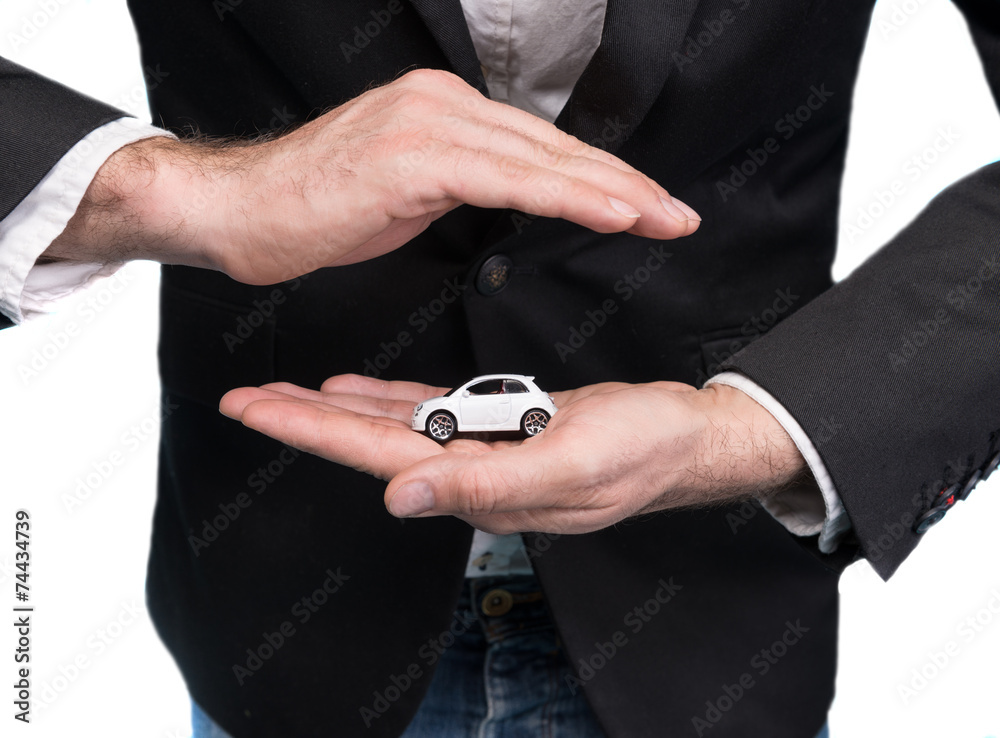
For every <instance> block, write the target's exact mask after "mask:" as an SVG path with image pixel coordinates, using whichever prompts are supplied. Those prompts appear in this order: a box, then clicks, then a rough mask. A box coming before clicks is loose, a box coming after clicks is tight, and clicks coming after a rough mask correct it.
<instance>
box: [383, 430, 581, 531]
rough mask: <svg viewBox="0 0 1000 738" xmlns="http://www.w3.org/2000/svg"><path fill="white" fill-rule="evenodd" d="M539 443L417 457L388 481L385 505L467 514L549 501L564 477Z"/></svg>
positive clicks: (414, 513) (393, 509)
mask: <svg viewBox="0 0 1000 738" xmlns="http://www.w3.org/2000/svg"><path fill="white" fill-rule="evenodd" d="M538 440H539V441H541V439H538ZM542 447H544V444H541V443H532V444H521V445H519V446H512V447H508V448H503V449H499V450H489V449H486V448H484V449H482V450H481V451H480V452H479V453H475V452H472V453H466V452H452V453H444V454H439V455H437V456H432V457H430V458H426V459H423V460H421V461H419V462H417V463H416V464H413V465H412V466H410V467H408V468H407V469H404V470H403V471H402V472H400V473H399V474H398V475H396V477H395V478H393V480H392V481H391V482H390V483H389V486H388V487H387V488H386V491H385V502H386V507H387V508H388V510H389V512H390V513H392V514H393V515H395V516H396V517H399V518H407V517H432V516H436V515H459V516H462V517H473V516H480V515H490V514H493V513H503V512H513V511H517V510H528V509H540V508H548V507H553V504H552V499H551V497H552V496H553V492H554V491H559V490H563V489H565V486H566V482H567V481H568V480H566V479H565V478H564V477H565V474H564V472H562V471H561V470H560V468H559V467H558V466H557V465H554V463H553V459H552V456H551V455H550V454H548V453H546V452H545V451H544V448H542Z"/></svg>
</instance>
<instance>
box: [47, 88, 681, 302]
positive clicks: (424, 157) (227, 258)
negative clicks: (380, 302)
mask: <svg viewBox="0 0 1000 738" xmlns="http://www.w3.org/2000/svg"><path fill="white" fill-rule="evenodd" d="M462 203H470V204H472V205H476V206H479V207H484V208H515V209H517V210H521V211H524V212H526V213H531V214H534V215H542V216H547V217H552V218H565V219H567V220H571V221H573V222H575V223H579V224H581V225H584V226H586V227H588V228H591V229H593V230H595V231H598V232H600V233H611V232H616V231H628V232H630V233H635V234H638V235H641V236H648V237H651V238H659V239H667V238H676V237H678V236H684V235H687V234H689V233H693V232H694V231H695V229H696V228H697V227H698V223H699V220H700V219H699V218H698V216H697V214H696V213H695V212H694V211H693V210H691V208H689V207H688V206H687V205H685V204H684V203H682V202H680V201H677V200H675V199H673V198H672V197H671V196H670V195H669V194H668V193H667V191H666V190H665V189H663V188H662V187H661V186H660V185H658V184H657V183H656V182H654V181H653V180H651V179H649V178H648V177H646V176H644V175H642V174H640V173H639V172H637V171H636V170H635V169H633V168H632V167H630V166H628V165H627V164H625V163H624V162H623V161H621V160H620V159H618V158H616V157H615V156H612V155H611V154H609V153H607V152H605V151H602V150H600V149H597V148H594V147H591V146H588V145H586V144H584V143H583V142H581V141H580V140H578V139H576V138H574V137H572V136H570V135H568V134H566V133H563V132H562V131H560V130H559V129H557V128H556V127H555V126H553V125H551V124H549V123H547V122H546V121H544V120H541V119H540V118H536V117H535V116H533V115H530V114H528V113H525V112H523V111H520V110H518V109H516V108H513V107H511V106H509V105H504V104H501V103H497V102H493V101H491V100H488V99H487V98H485V97H483V96H482V95H481V94H480V93H479V92H477V91H476V90H474V89H473V88H472V87H470V86H469V85H467V84H466V83H465V82H463V81H462V80H461V79H459V78H458V77H456V76H455V75H453V74H449V73H447V72H441V71H434V70H426V69H425V70H417V71H414V72H410V73H409V74H406V75H403V76H402V77H400V78H399V79H397V80H395V81H394V82H391V83H389V84H387V85H384V86H382V87H378V88H375V89H372V90H369V91H368V92H366V93H364V94H362V95H360V96H359V97H357V98H355V99H353V100H350V101H349V102H347V103H345V104H343V105H341V106H340V107H338V108H336V109H334V110H331V111H330V112H328V113H326V114H324V115H322V116H320V117H319V118H317V119H315V120H313V121H310V122H309V123H306V124H305V125H303V126H301V127H299V128H297V129H295V130H293V131H291V132H290V133H287V134H286V135H283V136H280V137H278V138H273V139H270V140H261V141H256V142H255V141H249V142H247V141H237V142H228V143H225V142H223V143H212V142H211V141H209V142H191V141H174V140H171V139H169V138H162V137H156V138H151V139H145V140H142V141H139V142H137V143H134V144H131V145H129V146H126V147H124V148H122V149H120V150H119V151H118V152H116V153H115V154H113V155H112V156H111V158H109V159H108V161H107V162H106V163H105V164H104V166H103V167H101V169H100V171H99V172H98V174H97V177H96V178H95V179H94V181H93V182H92V183H91V186H90V188H89V189H88V191H87V194H86V196H85V197H84V200H83V202H82V203H81V204H80V206H79V208H78V209H77V212H76V214H75V215H74V216H73V219H72V220H70V222H69V225H68V226H67V228H66V230H65V231H64V232H63V233H62V234H61V235H60V236H59V238H57V239H56V240H55V241H54V242H53V244H52V245H51V246H50V247H49V249H48V250H47V251H46V253H45V254H44V255H43V257H44V258H46V259H50V260H52V259H56V260H58V259H62V260H75V261H108V260H112V261H121V260H125V259H130V258H145V259H153V260H155V261H162V262H164V263H169V264H187V265H189V266H202V267H208V268H213V269H218V270H221V271H224V272H225V273H227V274H228V275H229V276H231V277H233V278H234V279H237V280H239V281H241V282H247V283H250V284H270V283H273V282H279V281H283V280H287V279H292V278H293V277H297V276H300V275H302V274H305V273H307V272H311V271H314V270H315V269H318V268H320V267H325V266H337V265H344V264H353V263H355V262H359V261H363V260H365V259H371V258H374V257H376V256H379V255H381V254H384V253H386V252H388V251H392V250H393V249H395V248H397V247H399V246H401V245H403V244H404V243H406V242H407V241H409V240H410V239H412V238H413V237H414V236H416V235H417V234H418V233H420V232H421V231H423V230H424V229H425V228H427V226H428V225H429V224H430V223H431V222H432V221H433V220H434V219H435V218H438V217H440V216H441V215H443V214H444V213H446V212H448V211H449V210H452V209H454V208H456V207H458V206H459V205H461V204H462Z"/></svg>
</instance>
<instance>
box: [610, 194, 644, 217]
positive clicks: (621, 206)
mask: <svg viewBox="0 0 1000 738" xmlns="http://www.w3.org/2000/svg"><path fill="white" fill-rule="evenodd" d="M608 202H610V203H611V207H613V208H614V209H615V210H617V211H618V212H619V213H621V214H622V215H624V216H626V217H628V218H638V217H639V216H640V215H642V213H640V212H639V211H638V210H636V209H635V208H634V207H632V206H631V205H629V204H628V203H627V202H622V201H621V200H618V199H616V198H614V197H609V198H608Z"/></svg>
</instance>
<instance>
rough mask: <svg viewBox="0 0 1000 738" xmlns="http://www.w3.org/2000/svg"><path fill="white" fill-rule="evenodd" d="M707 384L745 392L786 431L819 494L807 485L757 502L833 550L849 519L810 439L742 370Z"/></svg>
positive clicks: (799, 533)
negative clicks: (817, 535) (816, 537)
mask: <svg viewBox="0 0 1000 738" xmlns="http://www.w3.org/2000/svg"><path fill="white" fill-rule="evenodd" d="M710 384H724V385H726V386H727V387H733V388H734V389H738V390H740V391H741V392H743V393H744V394H746V395H749V396H750V397H751V398H752V399H753V400H754V401H755V402H757V404H759V405H761V406H762V407H763V408H764V409H765V410H767V411H768V412H769V413H771V415H773V416H774V419H775V420H777V421H778V422H779V423H780V424H781V426H782V427H783V428H784V429H785V432H786V433H788V435H789V437H790V438H791V439H792V442H793V443H794V444H795V446H796V447H797V448H798V449H799V453H801V454H802V458H803V459H805V461H806V465H807V466H808V467H809V471H811V472H812V475H813V477H814V478H815V479H816V484H817V485H818V486H819V491H820V494H819V495H817V494H816V490H815V489H814V488H813V487H812V486H811V485H810V486H807V487H798V488H793V489H787V490H783V491H781V492H778V493H777V494H775V495H771V496H770V497H768V498H767V499H764V500H761V504H762V505H763V507H764V509H765V510H767V511H768V512H769V513H770V514H771V515H772V516H773V517H774V518H775V519H776V520H777V521H778V522H779V523H781V524H782V525H783V526H785V528H787V529H788V531H789V532H790V533H794V534H795V535H797V536H812V535H816V534H817V533H818V534H819V543H818V546H819V550H820V552H821V553H825V554H829V553H833V552H834V551H835V550H836V549H837V545H838V544H839V543H840V541H841V539H842V538H843V537H844V536H845V535H846V534H847V533H848V531H850V530H851V520H850V518H848V517H847V511H846V510H845V509H844V504H843V503H842V502H841V500H840V495H838V494H837V489H836V487H834V485H833V479H832V478H831V477H830V473H829V472H828V471H827V469H826V466H825V465H824V464H823V460H822V459H821V458H820V455H819V452H818V451H817V450H816V446H815V445H813V442H812V439H810V438H809V436H808V435H806V432H805V431H804V430H803V429H802V426H801V425H799V423H798V421H796V420H795V418H793V417H792V416H791V414H789V412H788V411H787V410H786V409H785V408H784V406H783V405H782V404H781V403H780V402H778V401H777V400H776V399H775V398H774V397H773V396H772V395H771V394H770V393H769V392H767V391H766V390H764V389H763V388H762V387H761V386H760V385H758V384H757V383H756V382H754V381H753V380H751V379H749V378H748V377H746V376H744V375H743V374H739V373H737V372H732V371H728V372H722V373H720V374H717V375H715V376H714V377H712V378H711V379H709V380H708V381H707V382H705V386H706V387H707V386H708V385H710Z"/></svg>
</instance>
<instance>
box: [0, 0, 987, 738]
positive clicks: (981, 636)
mask: <svg viewBox="0 0 1000 738" xmlns="http://www.w3.org/2000/svg"><path fill="white" fill-rule="evenodd" d="M0 54H2V55H3V56H6V57H8V58H11V59H13V60H15V61H18V62H19V63H22V64H24V65H26V66H29V67H32V68H34V69H36V70H38V71H41V72H43V73H45V74H47V75H49V76H52V77H54V78H56V79H59V80H60V81H62V82H64V83H66V84H68V85H71V86H73V87H76V88H77V89H80V90H83V91H85V92H87V93H89V94H91V95H93V96H95V97H98V98H101V99H104V100H107V101H108V102H111V103H113V104H116V105H118V106H119V107H124V108H125V109H127V110H129V111H130V112H133V113H135V114H137V115H139V116H140V117H145V118H147V119H148V113H147V111H146V108H145V101H144V98H143V93H142V88H141V76H140V75H141V72H140V66H139V62H138V55H137V48H136V45H135V42H134V33H133V30H132V28H131V25H130V23H129V20H128V17H127V14H126V9H125V3H124V2H120V1H119V0H109V1H107V2H102V1H100V0H93V1H90V0H87V2H81V1H79V0H67V2H65V3H60V2H56V0H49V1H48V2H45V1H44V0H35V1H30V0H5V2H4V13H3V18H2V19H0ZM3 103H4V104H9V101H3ZM855 109H856V114H855V124H854V129H853V133H852V137H851V148H850V157H849V162H848V173H847V178H846V184H845V189H844V193H843V204H842V209H841V225H842V230H843V227H846V226H847V225H848V224H854V225H859V208H861V209H862V210H868V211H871V210H872V208H873V205H875V204H876V203H878V200H877V197H876V190H886V189H889V187H890V185H891V184H892V182H893V181H894V180H899V181H900V182H901V183H903V186H904V188H905V192H904V193H903V195H902V196H901V197H899V198H898V199H896V201H895V202H893V203H892V204H891V205H890V206H889V207H888V208H886V209H884V212H881V213H880V212H878V207H877V205H875V207H874V211H873V212H872V213H871V214H872V215H874V216H875V217H874V218H873V219H872V222H871V224H868V221H866V220H864V219H862V220H861V221H860V225H862V226H865V227H863V228H862V229H861V231H862V232H861V235H857V234H854V237H853V238H852V237H848V236H847V235H844V236H842V238H841V244H840V247H841V251H840V258H839V260H838V262H837V267H836V273H837V276H838V277H842V276H844V275H845V274H847V273H849V271H850V270H851V269H852V268H853V267H855V266H856V265H857V264H859V263H860V262H861V261H862V260H863V259H864V258H865V257H866V256H867V255H869V254H870V253H872V251H874V250H875V249H877V248H878V247H879V245H881V244H882V243H884V242H885V241H886V240H887V239H888V238H889V237H891V235H892V234H893V233H895V232H896V231H897V230H899V229H900V228H901V227H902V226H903V225H904V224H906V223H907V222H908V221H909V220H910V219H911V218H912V217H913V216H914V215H915V214H916V213H917V212H918V211H919V210H920V209H921V208H922V206H923V205H924V204H925V203H926V202H927V200H928V199H929V198H931V197H932V196H933V195H934V194H936V193H937V192H938V191H940V190H941V188H943V187H944V186H946V185H947V184H949V183H950V182H952V181H954V180H955V179H956V178H958V177H960V176H961V175H963V174H965V173H968V172H970V171H972V170H973V169H975V168H977V167H979V166H982V165H983V164H986V163H989V162H992V161H994V160H996V159H997V158H1000V122H998V116H997V112H996V109H995V107H994V106H993V103H992V100H991V99H990V96H989V92H988V90H987V88H986V85H985V83H984V81H983V78H982V73H981V69H980V63H979V61H978V58H977V57H976V56H975V54H974V51H973V48H972V45H971V41H970V39H969V37H968V33H967V30H966V28H965V25H964V22H963V21H962V19H961V17H960V16H959V14H958V13H957V11H956V10H955V9H954V8H953V7H952V6H951V4H950V3H947V2H944V1H943V0H924V1H922V2H918V0H907V2H901V1H900V2H894V3H886V2H880V3H879V6H878V8H877V11H876V22H875V25H874V26H873V29H872V34H871V38H870V42H869V46H868V50H867V52H866V56H865V62H864V68H863V70H862V76H861V81H860V84H859V87H858V90H857V95H856V97H855ZM948 128H950V129H951V130H952V131H953V132H954V133H957V134H959V136H960V138H959V139H958V140H957V141H955V142H954V143H953V144H951V145H950V146H949V147H948V149H947V151H945V152H943V153H939V154H938V155H937V156H934V155H933V152H932V153H931V154H926V153H925V151H926V150H927V148H928V147H929V146H931V145H932V144H933V143H934V141H935V139H936V138H937V137H938V135H939V134H938V133H937V131H938V130H939V129H948ZM914 156H918V157H921V158H922V159H923V161H924V163H925V165H926V171H921V176H920V177H919V178H914V177H913V176H912V175H911V174H910V173H911V172H912V171H914V170H913V166H914V163H913V162H912V158H913V157H914ZM931 159H933V161H931ZM908 161H910V164H909V165H908V164H907V162H908ZM665 184H667V185H669V183H665ZM124 279H125V281H124V283H123V284H122V286H123V289H121V290H120V293H119V294H115V293H113V292H112V291H111V290H110V289H109V288H108V286H104V287H101V286H98V287H96V288H94V289H92V290H91V291H90V292H89V293H87V294H86V295H83V296H81V297H80V298H79V299H74V300H73V301H71V302H69V303H67V304H66V305H65V306H64V307H63V309H62V310H61V311H60V312H59V313H58V314H56V315H54V316H52V317H50V318H46V319H41V320H39V321H37V322H34V323H31V324H29V325H25V326H22V327H20V328H17V329H11V330H6V331H2V332H0V357H2V360H0V398H2V399H0V402H2V403H3V405H2V412H0V455H2V462H3V464H2V474H3V476H2V489H3V493H2V505H0V521H3V523H2V525H0V530H4V531H7V533H5V534H0V607H2V608H3V611H4V612H9V609H8V608H9V607H10V604H11V603H12V602H13V574H14V573H15V572H14V570H13V568H12V563H13V554H14V548H13V538H14V536H13V528H14V525H13V523H14V511H15V510H16V509H17V508H21V507H23V508H27V509H28V510H30V512H31V515H32V526H33V527H32V578H31V585H32V604H34V605H35V606H36V608H37V609H36V611H35V613H34V616H33V624H34V629H33V634H32V635H33V640H32V649H33V650H32V667H33V668H32V675H33V678H34V694H35V697H36V698H42V699H44V700H47V701H49V704H38V703H36V706H35V709H34V711H33V723H32V725H31V726H30V727H26V726H23V725H21V724H19V723H15V722H14V721H13V720H12V717H11V715H12V712H13V707H12V704H11V703H12V700H13V695H12V690H11V689H10V688H9V686H8V687H5V688H4V691H3V695H2V700H0V703H2V704H3V705H4V706H5V707H4V709H3V711H2V715H0V721H2V722H0V725H2V726H3V727H2V729H0V733H2V734H3V735H5V736H6V735H21V734H24V735H32V736H35V737H36V738H42V737H43V736H44V737H45V738H49V737H52V738H54V737H56V736H59V737H60V738H62V737H63V736H72V735H77V734H80V733H82V734H84V735H91V734H94V735H102V736H111V737H116V736H133V737H134V736H151V737H155V738H170V737H172V736H186V735H188V734H189V732H190V727H189V725H188V703H187V698H186V693H185V690H184V686H183V682H182V681H181V678H180V676H179V674H178V673H177V671H176V668H175V667H174V665H173V663H172V661H171V659H170V657H169V656H168V655H167V653H166V651H165V650H164V649H163V647H162V646H161V645H160V643H159V641H158V640H157V638H156V635H155V633H154V632H153V629H152V626H151V624H150V622H149V619H148V617H147V616H146V614H145V611H144V609H143V607H142V605H143V584H144V575H145V557H146V553H147V549H148V540H149V532H150V527H149V526H150V517H151V512H152V507H153V500H154V479H155V464H156V446H157V432H156V430H155V429H154V426H155V422H154V421H155V419H156V417H157V377H156V366H155V341H156V293H157V283H158V273H157V268H156V266H155V265H152V264H149V263H133V264H131V265H130V266H128V267H127V268H126V272H125V278H124ZM88 304H89V307H88ZM70 322H73V323H75V324H76V325H77V326H78V327H79V329H80V330H79V331H78V335H76V336H74V337H71V338H70V340H69V341H68V342H66V341H64V340H60V334H64V333H65V332H66V330H67V327H68V325H69V323H70ZM63 338H65V336H64V337H63ZM60 343H65V344H66V345H65V346H64V347H59V348H58V350H56V348H57V347H58V344H60ZM46 346H48V348H46ZM36 351H37V352H39V354H38V355H36V353H35V352H36ZM42 352H44V354H48V355H49V356H50V357H52V358H48V359H46V358H45V355H44V354H43V353H42ZM38 357H41V358H38ZM33 359H34V360H35V362H36V367H41V369H40V370H37V374H36V375H33V376H30V377H26V376H23V369H24V368H25V367H28V368H31V362H32V360H33ZM42 360H44V362H45V363H44V366H43V365H42V363H41V362H42ZM942 369H943V371H942V382H947V381H948V377H947V367H942ZM900 422H901V423H905V422H906V420H905V418H901V419H900ZM115 452H117V453H118V454H120V458H121V459H122V463H121V464H119V465H117V466H115V467H114V469H113V471H112V472H111V474H110V475H108V476H107V478H106V479H102V478H100V476H94V475H98V474H99V467H100V466H101V462H107V461H108V460H109V459H110V458H111V456H112V454H113V453H115ZM95 464H96V465H97V466H96V467H95ZM105 466H106V465H105ZM105 471H107V468H105ZM88 475H91V476H90V477H89V479H90V481H91V482H97V483H96V484H92V485H91V489H86V488H85V489H84V490H83V493H82V494H80V495H78V496H77V498H76V499H77V501H80V500H79V498H80V497H85V499H83V500H82V501H81V502H80V504H78V505H75V506H73V507H72V508H71V509H69V508H68V507H67V505H66V499H67V496H71V495H73V494H74V492H79V491H80V487H79V485H80V483H81V480H82V481H83V482H84V483H86V482H87V480H88ZM997 521H1000V474H998V475H997V478H995V479H991V480H990V481H989V482H988V483H985V484H982V485H980V487H979V488H977V490H976V491H975V493H974V495H973V496H972V498H971V500H970V501H968V502H966V503H963V504H961V505H959V506H958V508H956V509H955V510H954V511H953V512H952V513H951V514H950V515H949V516H948V518H947V520H946V521H945V522H944V523H943V524H942V525H940V526H938V527H937V528H935V529H933V530H932V531H931V532H930V533H929V534H928V535H927V536H926V538H925V540H924V542H923V544H922V545H921V546H920V547H919V548H918V549H917V551H916V553H914V554H913V555H912V556H911V557H910V558H909V559H908V560H907V562H906V563H905V564H904V566H903V567H902V569H901V570H900V571H899V573H898V574H897V575H896V576H895V577H894V578H893V579H892V580H891V581H890V582H889V583H883V582H881V580H880V579H879V578H878V577H877V576H876V575H875V574H874V573H873V572H872V570H871V568H870V567H869V566H868V565H867V564H864V563H862V564H858V565H855V566H854V567H852V568H851V569H849V570H848V571H847V572H846V574H845V575H844V577H843V580H842V584H841V591H842V592H843V602H842V622H843V631H842V639H841V642H842V647H841V659H840V676H839V680H838V687H837V692H838V697H837V700H836V702H835V703H834V707H833V712H832V715H831V727H832V733H833V735H834V736H835V738H865V737H866V736H880V737H881V736H909V737H910V738H931V737H933V738H940V737H941V736H948V737H949V738H987V737H993V736H998V735H1000V711H998V709H997V708H996V695H997V693H998V687H1000V673H998V672H1000V666H998V664H1000V571H998V568H997V566H996V563H997V562H998V558H1000V557H998V556H997V550H996V543H995V541H996V540H997V533H996V526H997ZM991 564H992V565H991ZM990 604H992V605H993V607H994V609H995V610H997V611H998V612H997V613H996V614H991V613H990V612H989V611H988V610H987V609H985V608H987V607H988V606H989V605H990ZM136 608H138V610H139V613H140V614H139V615H138V616H136V615H134V614H132V613H133V611H134V610H135V609H136ZM977 614H978V615H979V617H980V618H981V622H982V623H984V624H983V625H981V626H979V630H978V631H973V630H970V629H968V627H966V629H964V630H962V631H960V630H959V629H960V627H961V626H962V624H963V622H965V621H966V620H967V619H968V618H970V617H972V618H975V617H976V615H977ZM6 620H7V618H6V616H5V617H4V621H5V622H6ZM4 630H5V633H4V636H3V637H2V639H0V642H2V644H3V646H2V648H3V651H2V653H0V663H2V664H3V666H2V667H0V671H2V674H0V683H2V684H4V685H10V684H11V683H12V682H11V681H10V680H12V679H13V677H14V664H13V662H12V660H11V654H12V650H13V640H14V639H13V632H12V630H13V629H12V628H10V627H9V626H7V627H6V628H5V629H4ZM970 632H971V633H974V634H975V635H974V637H973V638H971V639H969V638H967V637H963V635H962V634H963V633H970ZM949 641H954V642H955V643H956V644H957V647H958V655H957V656H955V657H952V658H951V659H950V660H949V661H948V663H947V664H946V665H945V666H944V667H943V668H941V669H940V670H939V673H937V674H936V675H935V676H933V678H932V679H930V680H929V681H928V682H926V684H925V685H924V686H923V688H922V689H921V690H919V691H917V692H916V694H915V696H911V697H910V698H909V699H904V698H903V696H901V694H900V691H899V687H900V685H908V684H910V681H911V679H912V677H913V673H912V672H911V670H912V669H918V670H919V669H925V668H926V669H927V670H928V672H929V673H930V672H932V671H933V661H932V660H931V656H930V654H932V653H934V652H939V651H942V650H943V649H944V648H945V646H946V644H947V643H948V642H949ZM8 649H10V650H8ZM79 657H83V658H84V659H85V660H86V661H85V663H86V668H82V669H81V668H79V667H75V668H76V671H75V672H74V666H73V664H74V661H75V660H77V659H78V658H79ZM928 664H930V666H928ZM790 699H794V697H793V696H791V695H790ZM12 724H13V727H11V726H12ZM766 734H767V730H766V727H765V726H762V727H761V731H760V735H766Z"/></svg>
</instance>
